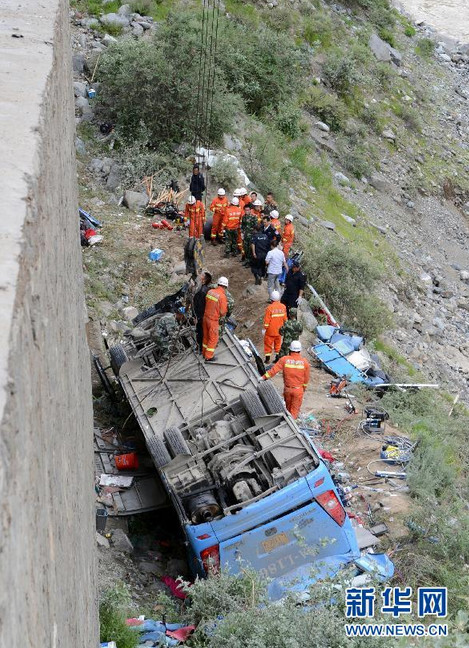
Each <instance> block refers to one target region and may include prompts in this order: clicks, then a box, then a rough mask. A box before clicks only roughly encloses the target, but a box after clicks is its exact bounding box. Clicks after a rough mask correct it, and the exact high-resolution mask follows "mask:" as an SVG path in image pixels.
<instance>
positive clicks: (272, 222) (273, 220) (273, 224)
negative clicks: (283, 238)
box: [270, 209, 282, 234]
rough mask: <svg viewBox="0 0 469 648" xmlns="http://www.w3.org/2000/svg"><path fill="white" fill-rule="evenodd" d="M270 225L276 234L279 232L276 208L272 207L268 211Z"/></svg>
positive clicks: (279, 225)
mask: <svg viewBox="0 0 469 648" xmlns="http://www.w3.org/2000/svg"><path fill="white" fill-rule="evenodd" d="M270 226H271V227H273V228H274V230H275V231H276V232H277V234H279V233H280V230H281V228H282V225H281V223H280V219H279V213H278V211H277V210H276V209H272V211H271V212H270Z"/></svg>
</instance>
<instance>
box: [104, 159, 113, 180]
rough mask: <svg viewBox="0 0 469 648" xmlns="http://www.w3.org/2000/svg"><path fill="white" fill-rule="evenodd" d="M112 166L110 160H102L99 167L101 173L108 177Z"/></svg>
mask: <svg viewBox="0 0 469 648" xmlns="http://www.w3.org/2000/svg"><path fill="white" fill-rule="evenodd" d="M113 164H114V162H113V160H112V158H104V159H103V164H102V166H101V173H102V174H103V175H105V176H108V175H109V174H110V172H111V168H112V165H113Z"/></svg>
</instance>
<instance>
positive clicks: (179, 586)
mask: <svg viewBox="0 0 469 648" xmlns="http://www.w3.org/2000/svg"><path fill="white" fill-rule="evenodd" d="M161 582H162V583H164V584H165V585H166V586H167V587H169V589H170V591H171V594H172V595H173V596H175V597H176V598H178V599H182V600H184V599H186V598H187V594H186V592H185V591H184V581H183V580H181V579H180V578H178V579H176V580H175V579H174V578H171V576H162V577H161Z"/></svg>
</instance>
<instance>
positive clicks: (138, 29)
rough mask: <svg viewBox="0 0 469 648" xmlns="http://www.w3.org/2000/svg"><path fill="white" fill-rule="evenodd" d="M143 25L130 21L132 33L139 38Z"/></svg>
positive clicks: (141, 34)
mask: <svg viewBox="0 0 469 648" xmlns="http://www.w3.org/2000/svg"><path fill="white" fill-rule="evenodd" d="M143 31H144V30H143V27H142V25H140V24H139V23H132V35H133V36H136V37H137V38H139V37H140V36H143Z"/></svg>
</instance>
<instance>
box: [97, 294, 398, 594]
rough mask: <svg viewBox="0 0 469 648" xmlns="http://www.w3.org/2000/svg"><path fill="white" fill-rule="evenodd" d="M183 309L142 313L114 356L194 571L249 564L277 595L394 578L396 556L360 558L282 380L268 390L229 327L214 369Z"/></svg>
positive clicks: (235, 569)
mask: <svg viewBox="0 0 469 648" xmlns="http://www.w3.org/2000/svg"><path fill="white" fill-rule="evenodd" d="M178 294H179V293H178ZM175 297H177V296H175ZM183 310H184V307H182V306H181V304H180V301H179V299H178V298H175V299H173V301H171V300H168V298H166V300H163V302H161V303H160V305H156V306H155V307H152V308H151V309H150V310H149V311H146V312H145V313H143V314H141V315H139V316H138V317H137V318H136V319H135V320H134V323H135V324H136V327H135V329H134V330H133V331H132V334H131V335H130V336H128V338H127V339H126V340H124V343H123V344H122V345H118V346H114V347H111V349H110V356H111V366H112V367H113V369H114V371H115V373H116V375H117V376H118V380H119V382H120V384H121V386H122V389H123V391H124V393H125V396H126V398H127V400H128V402H129V403H130V406H131V408H132V411H133V413H134V415H135V417H136V419H137V420H138V422H139V425H140V427H141V429H142V432H143V434H144V437H145V440H146V444H147V447H148V451H149V453H150V455H151V457H152V459H153V462H154V464H155V466H156V468H157V470H158V472H159V475H160V477H161V480H162V482H163V484H164V486H165V488H166V490H167V492H168V495H169V498H170V500H171V502H172V504H173V506H174V508H175V510H176V511H177V514H178V516H179V519H180V522H181V525H182V528H183V530H184V533H185V536H186V539H187V547H188V551H189V564H190V567H191V569H192V571H193V573H194V574H198V575H201V576H205V575H208V574H210V572H212V571H215V572H216V571H217V570H218V569H220V568H225V569H228V570H229V571H230V572H231V573H233V574H236V573H239V571H240V570H241V569H242V568H243V567H250V568H253V569H255V570H257V571H259V572H260V573H261V574H262V575H263V576H265V577H267V578H268V579H269V595H270V597H271V598H272V599H279V598H282V597H283V596H284V595H285V594H286V593H287V592H288V591H299V592H300V591H301V592H305V591H307V589H308V585H309V584H311V582H313V581H314V580H316V579H317V578H320V577H325V576H330V575H333V574H334V573H336V572H337V571H338V570H339V569H340V568H341V567H343V566H345V565H347V564H351V563H352V564H353V565H354V567H356V569H357V574H358V573H362V572H363V571H365V570H366V571H371V572H373V573H374V575H375V576H377V577H378V578H380V579H383V580H384V579H386V578H388V577H390V576H391V575H392V572H393V566H392V563H391V562H390V560H389V559H388V558H387V556H385V555H382V554H367V555H366V556H361V555H360V551H359V548H358V545H357V541H356V537H355V532H354V529H353V528H352V526H351V522H350V520H349V518H348V516H347V514H346V512H345V510H344V508H343V506H342V503H341V501H340V499H339V495H338V493H337V490H336V487H335V484H334V482H333V479H332V477H331V475H330V473H329V471H328V468H327V467H326V465H325V463H324V462H323V461H322V460H321V458H320V456H319V454H318V452H317V451H316V449H315V446H314V443H313V441H312V439H311V438H310V437H309V436H308V435H307V433H306V432H304V431H301V430H300V429H299V427H298V426H297V424H296V423H295V421H294V420H293V419H292V418H291V416H290V414H289V413H288V412H287V411H286V410H285V407H284V404H283V401H282V399H281V397H280V395H279V394H278V392H277V390H276V388H275V386H274V385H273V383H271V382H259V373H258V371H257V370H256V367H255V365H254V363H253V362H252V358H250V357H249V355H248V354H247V352H246V348H245V346H244V345H243V344H241V342H240V341H239V340H238V338H237V337H236V336H235V335H234V333H233V332H231V331H229V330H227V331H225V333H224V334H223V335H222V336H221V337H220V342H219V346H218V347H217V356H216V357H217V359H216V361H215V362H211V363H205V362H204V361H203V358H202V356H201V355H200V354H199V353H198V350H197V346H196V342H195V335H194V330H193V327H192V326H191V324H190V322H189V321H188V320H187V319H186V317H185V316H184V315H181V313H180V311H183ZM168 311H169V312H171V311H172V312H173V313H177V314H178V315H177V316H174V315H173V316H172V318H173V319H172V322H173V325H172V327H170V333H168V338H167V339H166V342H165V344H163V345H162V344H161V337H160V338H159V339H158V341H155V337H154V335H153V334H152V332H153V331H154V329H155V326H160V329H161V320H162V319H163V320H164V318H166V320H168V319H169V317H168ZM177 320H179V322H177Z"/></svg>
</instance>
